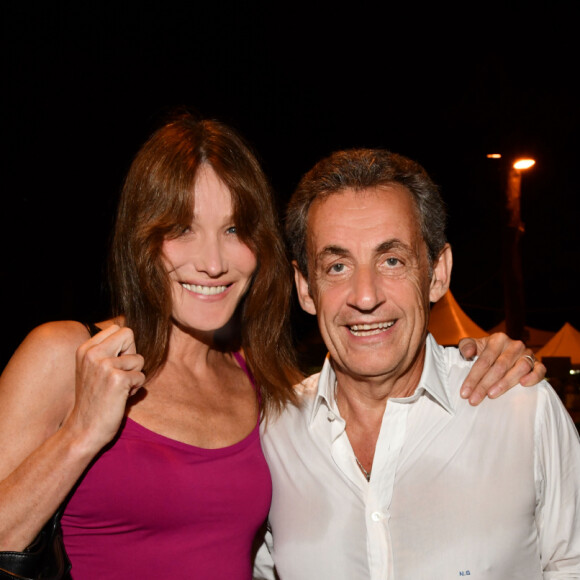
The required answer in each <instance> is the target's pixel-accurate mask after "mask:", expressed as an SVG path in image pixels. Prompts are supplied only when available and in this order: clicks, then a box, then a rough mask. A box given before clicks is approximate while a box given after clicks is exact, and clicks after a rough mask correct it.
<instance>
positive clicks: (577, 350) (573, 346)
mask: <svg viewBox="0 0 580 580" xmlns="http://www.w3.org/2000/svg"><path fill="white" fill-rule="evenodd" d="M550 356H561V357H568V356H569V357H570V362H571V363H572V365H575V366H578V365H580V332H578V331H577V330H576V329H575V328H574V327H573V326H572V325H571V324H570V323H569V322H566V323H565V324H564V326H562V328H561V329H560V330H559V331H558V332H557V333H556V334H555V335H554V336H553V337H552V338H551V339H550V340H549V341H548V342H547V343H546V344H545V345H544V346H543V347H542V348H541V349H540V350H539V351H538V352H537V353H536V357H537V358H539V359H540V360H541V359H542V358H543V357H550Z"/></svg>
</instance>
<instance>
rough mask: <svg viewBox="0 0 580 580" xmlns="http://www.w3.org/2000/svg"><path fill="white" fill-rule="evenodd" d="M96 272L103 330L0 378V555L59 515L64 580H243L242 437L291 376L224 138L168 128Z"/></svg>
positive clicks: (250, 466) (281, 294)
mask: <svg viewBox="0 0 580 580" xmlns="http://www.w3.org/2000/svg"><path fill="white" fill-rule="evenodd" d="M112 265H113V268H112V273H113V275H112V279H113V285H112V287H113V295H114V298H115V308H116V316H115V317H113V318H111V319H110V320H107V321H105V322H101V323H99V324H98V327H97V328H96V329H95V328H89V329H88V330H87V327H85V325H84V324H82V323H80V322H73V321H68V322H53V323H49V324H45V325H43V326H40V327H38V328H37V329H35V330H33V331H32V332H31V333H30V335H29V336H28V337H27V338H26V339H25V341H24V342H23V344H22V345H21V346H20V347H19V349H18V350H17V352H16V353H15V355H14V356H13V358H12V359H11V361H10V362H9V364H8V366H7V367H6V369H5V371H4V373H3V375H2V377H1V378H0V453H1V457H2V459H3V460H2V462H1V464H0V497H1V498H2V501H1V502H0V550H22V549H24V548H25V547H26V546H27V545H29V544H30V542H31V541H32V540H33V539H34V538H35V536H36V535H37V533H38V532H39V530H40V529H41V528H42V526H43V524H44V522H46V521H47V520H48V518H49V517H50V516H51V515H52V514H53V513H54V511H55V510H56V509H57V507H58V506H59V505H60V504H61V503H62V502H63V501H66V509H65V512H64V516H63V518H62V526H63V532H64V537H65V545H66V549H67V552H68V555H69V557H70V559H71V562H72V575H73V577H74V578H80V579H83V580H85V579H88V578H99V579H102V578H107V579H112V578H124V579H126V578H143V579H144V578H180V577H183V578H192V577H199V578H214V579H219V578H228V579H232V578H235V579H238V578H242V579H243V578H250V577H251V548H252V541H253V539H254V536H255V534H256V531H257V530H258V528H259V527H260V526H261V524H262V523H263V521H264V520H265V518H266V515H267V512H268V508H269V503H270V497H271V482H270V477H269V472H268V468H267V465H266V463H265V461H264V457H263V455H262V452H261V448H260V443H259V434H258V424H259V420H260V417H261V416H263V415H265V414H268V413H271V412H275V411H279V410H281V409H282V408H283V407H284V405H285V404H287V403H289V402H292V401H293V394H292V393H293V392H292V390H291V386H292V384H294V383H296V382H297V381H298V380H299V379H300V375H299V372H298V370H297V367H296V365H295V361H294V356H293V350H292V347H291V341H290V337H289V335H288V332H289V324H288V311H289V300H290V292H291V287H292V274H291V271H290V267H289V265H288V262H287V260H286V258H285V253H284V248H283V244H282V242H281V238H280V235H279V231H278V225H277V219H276V215H275V211H274V206H273V203H272V199H271V194H270V190H269V188H268V185H267V182H266V179H265V177H264V175H263V173H262V171H261V169H260V167H259V165H258V163H257V161H256V159H255V157H254V156H253V155H252V153H251V152H250V150H249V148H248V147H247V146H246V145H245V144H244V142H243V141H242V140H241V138H240V137H239V136H238V135H237V134H236V133H235V132H234V131H232V130H231V129H230V128H228V127H227V126H224V125H223V124H220V123H218V122H214V121H198V120H196V119H195V118H193V117H192V116H191V115H189V114H181V115H179V116H177V117H176V118H175V119H173V120H172V121H170V122H169V123H167V124H166V125H164V126H163V127H161V128H160V129H159V130H158V131H157V132H155V133H154V134H153V135H152V137H151V138H150V139H149V140H148V141H147V142H146V143H145V145H144V146H143V147H142V148H141V150H140V151H139V152H138V154H137V156H136V158H135V160H134V162H133V164H132V165H131V168H130V171H129V174H128V176H127V179H126V182H125V185H124V188H123V192H122V196H121V200H120V207H119V211H118V216H117V223H116V228H115V236H114V241H113V252H112ZM89 326H90V325H89ZM89 332H90V333H91V334H93V335H94V336H92V338H89ZM492 350H493V349H492ZM499 350H500V351H501V347H500V348H499ZM516 350H517V349H516ZM242 353H243V354H242ZM497 354H499V353H496V354H495V355H494V358H495V356H497ZM520 355H521V352H518V353H517V354H516V355H515V356H513V357H510V359H511V361H512V362H513V361H514V360H517V358H519V356H520ZM246 363H247V364H248V366H249V368H250V369H251V371H252V372H251V373H250V372H249V371H248V369H247V367H246ZM521 374H523V373H521ZM252 375H253V377H254V378H255V382H254V378H253V377H252Z"/></svg>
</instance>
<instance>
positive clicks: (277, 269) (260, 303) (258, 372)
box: [111, 112, 302, 411]
mask: <svg viewBox="0 0 580 580" xmlns="http://www.w3.org/2000/svg"><path fill="white" fill-rule="evenodd" d="M203 164H208V165H210V166H211V167H212V168H213V170H214V171H215V172H216V174H217V175H218V176H219V177H220V179H221V180H222V181H223V182H224V183H225V184H226V185H227V186H228V188H229V190H230V192H231V195H232V203H233V207H234V222H235V225H236V229H237V232H238V235H239V236H240V238H241V239H242V240H243V241H244V243H246V244H247V245H248V247H249V248H250V249H251V250H252V251H253V252H254V254H255V256H256V258H257V262H258V266H257V269H256V272H255V273H254V276H253V280H252V284H251V287H250V289H249V290H248V293H247V295H246V296H245V298H244V299H243V301H242V303H241V305H240V307H239V318H240V323H241V324H240V326H241V329H240V332H239V334H238V336H237V338H238V341H237V344H236V341H235V340H234V341H233V343H232V342H231V341H230V345H229V347H230V348H238V347H239V345H240V344H241V347H242V348H243V350H244V353H245V356H246V360H247V362H248V364H249V367H250V369H251V371H252V373H253V375H254V377H255V379H256V383H257V385H258V387H259V389H260V393H261V397H262V401H263V403H264V408H265V409H266V410H268V411H271V410H274V411H279V410H281V409H282V408H283V406H284V405H285V404H286V403H287V402H289V401H294V395H293V390H292V385H293V384H295V383H296V382H298V381H299V380H300V379H301V378H302V377H301V375H300V373H299V371H298V367H297V364H296V359H295V354H294V349H293V345H292V338H291V330H290V320H289V318H290V314H289V312H290V301H291V292H292V284H293V276H292V269H291V266H290V264H289V261H288V259H287V256H286V251H285V247H284V243H283V241H282V237H281V233H280V227H279V220H278V217H277V214H276V210H275V207H274V202H273V198H272V192H271V189H270V186H269V184H268V181H267V179H266V177H265V175H264V173H263V172H262V169H261V167H260V164H259V163H258V161H257V159H256V157H255V156H254V155H253V153H252V151H251V150H250V148H249V146H248V145H247V144H246V143H245V142H244V140H243V139H242V138H241V137H240V136H239V135H238V134H237V133H236V132H235V131H234V130H233V129H232V128H230V127H228V126H227V125H225V124H223V123H220V122H218V121H213V120H199V119H197V118H195V117H194V116H193V115H192V114H190V113H187V112H181V113H180V114H178V115H176V116H174V117H173V118H172V119H171V120H170V121H169V122H167V123H166V124H165V125H163V126H162V127H161V128H160V129H158V130H157V131H156V132H155V133H153V135H152V136H151V137H150V138H149V139H148V141H147V142H146V143H145V144H144V145H143V147H141V149H140V150H139V152H138V153H137V155H136V157H135V159H134V161H133V163H132V164H131V167H130V169H129V172H128V175H127V178H126V180H125V184H124V186H123V190H122V193H121V199H120V203H119V210H118V213H117V222H116V227H115V232H114V237H113V245H112V255H111V285H112V296H113V304H114V309H115V311H114V314H116V315H124V316H125V323H126V325H127V326H129V327H130V328H132V329H133V332H134V334H135V340H136V344H137V349H138V352H139V353H140V354H142V355H143V357H144V358H145V372H146V373H147V375H148V376H150V377H151V376H154V375H155V373H156V372H157V371H158V370H159V369H160V368H161V367H162V366H163V364H164V362H165V360H166V358H167V352H168V348H169V335H170V329H171V312H172V304H171V291H170V286H169V278H168V275H167V272H166V269H165V267H164V265H163V261H162V257H161V250H162V244H163V241H164V240H165V239H166V238H170V237H173V236H176V235H178V234H179V232H180V231H182V229H183V228H184V227H188V226H189V224H190V223H191V220H192V217H193V203H192V200H193V187H194V183H195V178H196V174H197V171H198V169H199V167H200V166H201V165H203Z"/></svg>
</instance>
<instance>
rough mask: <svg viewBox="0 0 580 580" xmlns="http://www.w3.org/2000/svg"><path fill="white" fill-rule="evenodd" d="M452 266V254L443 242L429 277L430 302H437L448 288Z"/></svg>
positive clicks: (447, 245)
mask: <svg viewBox="0 0 580 580" xmlns="http://www.w3.org/2000/svg"><path fill="white" fill-rule="evenodd" d="M452 267H453V256H452V254H451V246H450V245H449V244H445V246H444V248H443V249H442V250H441V253H440V254H439V257H438V258H437V261H436V262H435V263H434V264H433V276H432V277H431V288H430V290H429V300H430V302H437V300H439V299H440V298H442V297H443V295H444V294H445V293H446V292H447V290H449V284H450V283H451V268H452Z"/></svg>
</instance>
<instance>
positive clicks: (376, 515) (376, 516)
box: [371, 512, 383, 522]
mask: <svg viewBox="0 0 580 580" xmlns="http://www.w3.org/2000/svg"><path fill="white" fill-rule="evenodd" d="M382 519H383V514H382V513H381V512H373V513H372V514H371V520H373V522H380V521H381V520H382Z"/></svg>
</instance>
